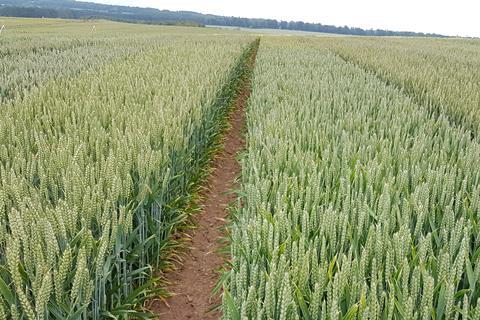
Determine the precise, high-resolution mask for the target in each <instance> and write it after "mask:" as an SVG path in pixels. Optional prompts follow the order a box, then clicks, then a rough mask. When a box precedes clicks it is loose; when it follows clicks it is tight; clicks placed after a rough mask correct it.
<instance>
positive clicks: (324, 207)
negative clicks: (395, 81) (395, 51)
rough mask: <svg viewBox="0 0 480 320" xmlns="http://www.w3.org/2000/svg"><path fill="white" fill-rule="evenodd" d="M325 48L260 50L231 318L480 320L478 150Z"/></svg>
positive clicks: (458, 130) (286, 42) (270, 46)
mask: <svg viewBox="0 0 480 320" xmlns="http://www.w3.org/2000/svg"><path fill="white" fill-rule="evenodd" d="M345 42H348V40H345ZM325 43H326V42H325V40H313V39H305V38H301V39H279V38H267V39H265V40H264V41H262V44H261V46H260V50H259V53H258V57H257V65H256V69H255V72H254V75H253V85H252V96H251V98H250V102H249V106H248V109H247V129H248V130H247V131H248V133H247V138H246V139H247V149H246V151H245V154H244V155H243V157H242V175H241V190H240V195H241V196H240V201H239V202H240V203H241V205H240V206H239V207H238V209H237V211H236V212H235V213H234V217H233V223H232V226H231V229H232V230H231V244H230V246H231V249H230V250H231V255H232V261H231V268H230V270H229V271H227V272H226V274H225V276H224V279H225V283H224V292H225V293H224V295H223V312H224V314H223V318H224V319H276V320H277V319H278V320H287V319H307V320H314V319H315V320H317V319H330V320H334V319H335V320H336V319H345V320H346V319H479V317H480V303H479V299H480V288H479V285H478V284H479V276H480V236H479V226H478V223H479V215H478V212H479V195H480V157H479V155H480V140H478V138H476V137H473V138H472V136H471V133H470V130H469V128H464V127H461V126H458V125H454V124H452V123H451V121H449V118H448V117H447V116H446V115H443V114H440V115H439V116H434V115H432V113H431V112H430V111H429V110H428V108H425V107H424V106H423V105H420V104H419V103H418V102H417V101H415V100H413V99H411V98H410V97H409V96H407V95H406V94H405V92H403V91H401V90H399V89H398V88H396V87H393V86H390V85H388V84H386V83H385V82H383V81H382V80H381V79H379V78H378V77H376V76H375V75H374V74H372V73H367V72H365V71H364V70H362V69H361V68H359V67H358V66H356V65H354V64H352V63H349V62H346V61H345V60H343V59H342V58H341V57H339V56H338V55H337V54H335V53H334V47H333V46H331V45H330V44H329V45H326V44H325ZM329 43H330V42H329ZM353 54H354V53H353V52H352V55H353ZM376 57H377V55H373V56H372V57H371V58H370V59H372V60H373V59H375V58H376Z"/></svg>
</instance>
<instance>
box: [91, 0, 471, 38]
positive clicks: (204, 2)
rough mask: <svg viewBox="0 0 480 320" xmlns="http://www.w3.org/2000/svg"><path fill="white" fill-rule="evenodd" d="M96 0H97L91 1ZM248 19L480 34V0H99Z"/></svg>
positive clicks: (449, 33) (99, 0) (97, 0)
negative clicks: (272, 19)
mask: <svg viewBox="0 0 480 320" xmlns="http://www.w3.org/2000/svg"><path fill="white" fill-rule="evenodd" d="M90 1H92V0H90ZM93 1H95V2H100V3H108V4H121V5H130V6H138V7H152V8H159V9H169V10H190V11H197V12H202V13H212V14H219V15H227V16H241V17H247V18H274V19H281V20H287V21H288V20H302V21H305V22H320V23H323V24H333V25H337V26H343V25H348V26H353V27H361V28H368V29H369V28H374V29H377V28H379V29H389V30H395V31H422V32H435V33H441V34H447V35H461V36H477V37H480V0H316V1H315V0H293V1H282V0H277V1H275V0H236V1H230V0H93Z"/></svg>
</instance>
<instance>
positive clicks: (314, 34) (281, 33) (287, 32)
mask: <svg viewBox="0 0 480 320" xmlns="http://www.w3.org/2000/svg"><path fill="white" fill-rule="evenodd" d="M206 27H207V28H216V29H221V30H236V31H243V32H251V33H254V34H257V35H278V36H312V37H323V36H325V37H348V36H349V35H343V34H333V33H322V32H309V31H298V30H284V29H283V30H282V29H256V28H240V27H228V26H209V25H207V26H206Z"/></svg>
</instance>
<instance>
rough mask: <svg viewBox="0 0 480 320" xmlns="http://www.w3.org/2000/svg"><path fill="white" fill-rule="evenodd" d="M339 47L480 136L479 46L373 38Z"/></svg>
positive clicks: (437, 112)
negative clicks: (479, 133)
mask: <svg viewBox="0 0 480 320" xmlns="http://www.w3.org/2000/svg"><path fill="white" fill-rule="evenodd" d="M332 44H333V43H332ZM333 46H334V47H335V48H336V49H335V50H336V52H337V53H338V54H339V55H341V56H342V57H343V58H345V59H347V60H350V61H352V62H354V63H356V64H358V65H360V66H361V67H363V68H365V69H367V70H368V71H370V72H372V73H374V74H376V75H378V76H379V77H380V78H381V79H383V80H384V81H387V82H389V83H391V84H394V85H395V86H397V87H399V88H402V89H403V90H405V92H406V93H407V94H408V95H410V96H412V97H413V98H414V99H415V100H416V101H417V102H419V103H420V104H422V105H424V106H425V107H428V108H429V110H430V112H432V114H434V115H436V116H439V115H442V116H447V117H448V118H449V119H450V121H452V122H453V123H455V124H459V125H462V126H465V127H466V128H468V129H471V130H472V131H477V132H480V113H479V112H478V108H479V107H480V75H479V73H478V70H480V44H479V42H478V41H475V40H459V39H416V40H413V39H397V40H393V39H390V40H380V39H375V38H373V39H368V40H363V39H350V41H337V42H336V43H335V44H333Z"/></svg>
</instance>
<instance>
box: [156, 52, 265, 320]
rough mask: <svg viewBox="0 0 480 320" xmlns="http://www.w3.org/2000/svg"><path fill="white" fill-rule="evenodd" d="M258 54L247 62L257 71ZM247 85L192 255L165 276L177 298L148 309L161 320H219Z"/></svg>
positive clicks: (209, 184) (206, 196)
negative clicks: (219, 284) (221, 271)
mask: <svg viewBox="0 0 480 320" xmlns="http://www.w3.org/2000/svg"><path fill="white" fill-rule="evenodd" d="M255 58H256V52H254V53H253V54H252V56H251V57H250V59H249V61H248V68H249V70H250V71H251V70H253V66H254V63H255ZM246 78H247V79H246V80H245V81H243V83H242V88H241V92H240V94H239V95H238V96H237V98H236V100H235V103H234V107H233V111H232V112H231V114H230V117H229V124H230V127H229V129H227V131H226V132H225V135H224V143H223V146H224V148H223V149H222V150H221V151H220V152H219V153H218V154H216V155H215V157H214V159H212V169H213V170H212V173H211V175H210V177H208V179H207V181H206V184H205V189H206V191H205V192H204V193H203V194H202V197H201V199H202V200H201V203H200V205H201V207H202V210H201V211H200V212H199V213H198V214H196V215H195V220H196V223H197V227H196V228H195V230H193V231H192V232H191V234H190V236H191V243H190V250H189V251H188V252H187V255H186V256H185V257H184V259H183V262H182V263H181V264H178V265H177V266H176V271H173V272H170V273H168V274H166V276H165V278H166V280H167V282H168V283H170V285H168V286H167V290H168V291H169V292H171V293H173V296H172V297H171V298H168V299H167V300H160V299H158V300H154V301H151V303H150V306H149V309H150V310H151V311H152V312H154V313H155V314H157V315H158V319H165V320H184V319H202V320H211V319H219V318H220V316H221V313H220V311H218V310H216V311H211V310H212V309H213V308H214V307H215V306H218V305H219V304H220V302H221V301H220V296H218V295H217V296H213V295H212V290H213V288H214V287H215V285H216V284H217V282H218V279H219V276H220V274H219V272H218V271H219V269H220V268H221V267H222V265H223V264H224V261H225V257H224V256H222V254H221V253H219V252H218V251H219V249H220V248H221V246H222V244H221V242H220V241H219V240H220V239H221V238H222V237H223V236H224V234H223V233H222V231H221V229H222V227H224V226H225V223H226V218H227V216H228V212H227V207H228V206H229V204H230V203H232V202H233V201H234V200H235V199H236V195H235V194H234V193H233V192H232V191H233V190H234V189H236V188H237V182H236V178H237V177H238V176H239V174H240V164H239V163H238V162H237V159H236V158H237V155H238V153H239V152H240V151H241V150H242V149H243V148H244V146H245V141H244V139H243V128H244V125H245V112H244V108H245V104H246V102H247V101H248V98H249V96H250V92H251V88H250V79H249V77H246Z"/></svg>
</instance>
